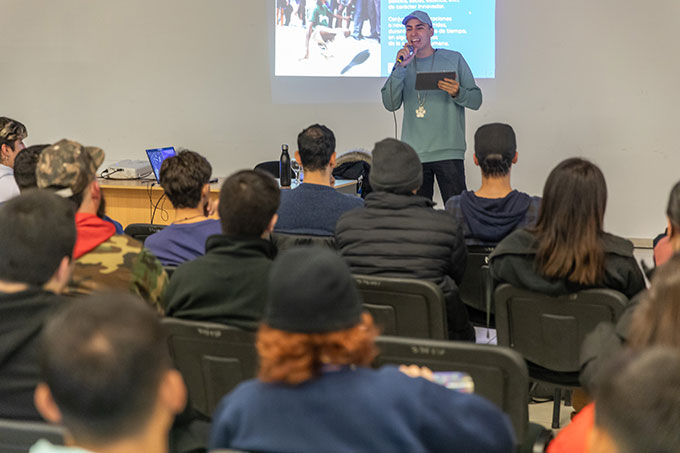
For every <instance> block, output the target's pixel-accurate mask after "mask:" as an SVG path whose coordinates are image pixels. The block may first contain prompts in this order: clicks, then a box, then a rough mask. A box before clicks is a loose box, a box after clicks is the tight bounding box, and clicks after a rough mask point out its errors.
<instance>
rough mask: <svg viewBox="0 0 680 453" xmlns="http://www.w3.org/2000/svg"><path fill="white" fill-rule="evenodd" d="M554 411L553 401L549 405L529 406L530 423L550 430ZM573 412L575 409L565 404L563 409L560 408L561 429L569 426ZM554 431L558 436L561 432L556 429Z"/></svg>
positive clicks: (536, 404) (534, 404) (535, 404)
mask: <svg viewBox="0 0 680 453" xmlns="http://www.w3.org/2000/svg"><path fill="white" fill-rule="evenodd" d="M552 411H553V402H552V401H548V402H547V403H533V404H529V421H531V422H533V423H538V424H539V425H542V426H544V427H546V428H548V429H550V425H551V424H552ZM572 411H573V409H572V407H571V406H565V405H564V403H562V407H561V408H560V429H562V428H564V427H565V426H567V425H568V424H569V422H570V421H571V413H572ZM554 431H555V434H557V432H558V431H559V430H557V429H556V430H554Z"/></svg>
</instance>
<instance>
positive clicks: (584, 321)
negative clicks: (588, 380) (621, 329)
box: [494, 284, 628, 372]
mask: <svg viewBox="0 0 680 453" xmlns="http://www.w3.org/2000/svg"><path fill="white" fill-rule="evenodd" d="M494 299H495V302H496V329H497V332H498V344H500V345H503V346H509V347H510V348H512V349H515V350H517V351H519V352H520V353H521V354H522V355H523V356H524V358H525V359H526V360H528V361H529V362H531V363H533V364H536V365H538V366H540V367H543V368H547V369H548V370H551V371H556V372H577V371H578V370H579V353H580V350H581V344H582V343H583V339H584V338H585V336H586V335H587V334H589V333H590V332H591V331H592V330H593V329H594V328H595V326H597V324H599V323H600V322H603V321H609V322H615V321H616V320H617V319H618V317H619V315H620V314H621V313H622V312H623V309H624V308H625V306H626V305H627V304H628V299H627V298H626V296H624V295H623V294H621V293H619V292H618V291H614V290H611V289H589V290H584V291H580V292H578V293H574V294H569V295H565V296H559V297H553V296H548V295H545V294H540V293H535V292H531V291H527V290H523V289H518V288H514V287H512V286H511V285H508V284H503V285H500V286H499V287H498V288H497V289H496V291H495V293H494Z"/></svg>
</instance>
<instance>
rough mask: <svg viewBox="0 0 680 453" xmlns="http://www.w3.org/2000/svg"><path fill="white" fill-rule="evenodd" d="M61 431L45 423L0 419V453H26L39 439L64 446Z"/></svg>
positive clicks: (59, 428) (57, 427) (61, 429)
mask: <svg viewBox="0 0 680 453" xmlns="http://www.w3.org/2000/svg"><path fill="white" fill-rule="evenodd" d="M63 431H64V430H63V428H61V427H59V426H54V425H48V424H47V423H41V422H27V421H17V420H7V419H0V452H2V453H14V452H17V453H19V452H21V453H26V452H27V451H28V450H29V448H30V447H31V445H33V444H34V443H36V442H37V441H38V440H40V439H45V440H48V441H50V442H51V443H52V444H54V445H64V438H63Z"/></svg>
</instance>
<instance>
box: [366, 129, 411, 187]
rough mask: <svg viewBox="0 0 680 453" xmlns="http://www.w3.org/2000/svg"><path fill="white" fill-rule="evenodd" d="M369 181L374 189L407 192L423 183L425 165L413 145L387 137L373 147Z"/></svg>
mask: <svg viewBox="0 0 680 453" xmlns="http://www.w3.org/2000/svg"><path fill="white" fill-rule="evenodd" d="M369 181H370V183H371V187H373V190H376V191H377V190H383V191H385V192H393V193H403V194H407V193H410V192H412V191H413V190H414V189H419V188H420V186H421V185H422V184H423V166H422V164H421V163H420V159H419V158H418V154H417V153H416V152H415V151H414V149H413V148H411V146H409V145H408V144H406V143H404V142H402V141H400V140H396V139H394V138H386V139H384V140H381V141H379V142H378V143H376V144H375V147H374V148H373V162H372V164H371V174H370V176H369Z"/></svg>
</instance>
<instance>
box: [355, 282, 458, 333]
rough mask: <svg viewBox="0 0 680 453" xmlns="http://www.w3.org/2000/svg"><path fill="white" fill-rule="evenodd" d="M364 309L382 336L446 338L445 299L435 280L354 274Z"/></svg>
mask: <svg viewBox="0 0 680 453" xmlns="http://www.w3.org/2000/svg"><path fill="white" fill-rule="evenodd" d="M354 278H355V280H356V282H357V286H358V287H359V292H361V296H362V297H363V301H364V309H366V310H367V311H368V312H369V313H371V315H372V316H373V320H374V321H375V323H376V324H377V325H378V327H379V328H380V329H381V332H382V333H383V334H384V335H395V336H400V337H412V338H431V339H435V340H445V339H447V338H448V330H447V324H446V302H445V301H444V294H443V293H442V290H441V288H440V287H439V286H438V285H436V284H435V283H432V282H429V281H425V280H416V279H409V278H387V277H373V276H366V275H355V276H354Z"/></svg>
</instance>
